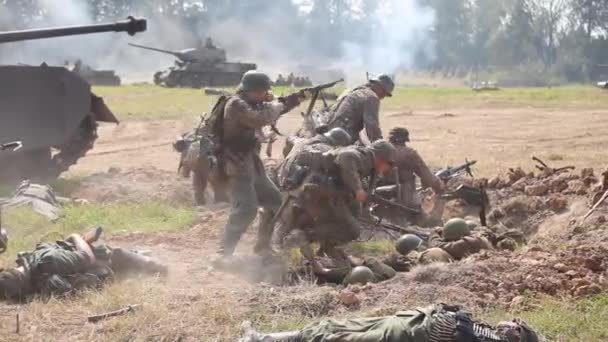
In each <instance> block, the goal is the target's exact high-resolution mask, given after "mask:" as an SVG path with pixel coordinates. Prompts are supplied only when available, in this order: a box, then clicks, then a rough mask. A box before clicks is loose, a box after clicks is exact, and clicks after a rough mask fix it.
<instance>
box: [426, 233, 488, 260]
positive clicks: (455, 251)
mask: <svg viewBox="0 0 608 342" xmlns="http://www.w3.org/2000/svg"><path fill="white" fill-rule="evenodd" d="M429 247H438V248H441V249H443V250H444V251H446V252H448V254H449V255H450V256H451V257H452V258H454V260H461V259H463V258H466V257H467V256H469V255H471V254H475V253H479V252H480V251H481V250H484V249H492V244H491V243H490V241H488V239H486V238H485V237H483V236H478V235H469V236H463V237H462V238H460V239H459V240H456V241H446V240H445V239H444V238H443V237H442V236H441V235H439V234H433V235H431V238H430V239H429Z"/></svg>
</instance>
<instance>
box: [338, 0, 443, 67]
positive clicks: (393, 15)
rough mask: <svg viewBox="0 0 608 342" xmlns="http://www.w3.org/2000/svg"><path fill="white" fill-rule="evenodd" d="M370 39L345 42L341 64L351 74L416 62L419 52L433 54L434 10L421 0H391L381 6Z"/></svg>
mask: <svg viewBox="0 0 608 342" xmlns="http://www.w3.org/2000/svg"><path fill="white" fill-rule="evenodd" d="M373 19H374V22H376V25H374V26H372V29H371V30H370V32H369V36H368V41H367V42H366V43H363V44H362V43H361V42H353V41H344V42H342V58H341V60H340V64H341V65H342V66H343V68H345V69H346V70H347V73H348V74H349V75H352V74H357V75H359V77H361V76H360V75H361V74H363V73H365V72H370V73H372V74H374V73H375V74H377V73H386V74H396V73H397V72H398V71H401V70H407V69H411V68H412V67H414V66H415V64H416V62H419V61H416V57H417V56H431V57H432V56H433V55H434V46H433V45H432V43H431V41H432V40H431V39H430V29H431V28H432V27H433V24H434V21H435V13H434V10H433V9H432V8H430V7H425V6H422V5H420V4H419V2H418V1H417V0H390V1H387V2H385V3H384V4H383V6H380V8H378V10H377V11H376V13H375V15H374V17H373Z"/></svg>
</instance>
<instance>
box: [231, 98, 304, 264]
mask: <svg viewBox="0 0 608 342" xmlns="http://www.w3.org/2000/svg"><path fill="white" fill-rule="evenodd" d="M297 104H299V102H298V103H293V104H292V105H287V104H285V103H283V102H263V103H258V104H252V103H248V102H247V101H246V100H245V97H244V95H243V94H242V93H241V94H239V95H235V96H232V97H231V98H230V99H228V101H227V102H226V106H225V109H224V124H223V141H222V145H223V146H222V156H221V160H222V163H223V167H224V171H225V174H226V176H227V186H228V193H229V196H230V202H231V210H230V216H229V217H228V222H227V223H226V227H225V230H224V238H223V241H222V245H221V247H220V252H221V253H222V254H223V255H231V254H232V253H233V252H234V249H235V248H236V245H237V243H238V241H239V239H240V237H241V235H242V234H243V233H244V232H245V230H246V229H247V227H248V226H249V225H250V224H251V223H252V222H253V220H254V219H255V216H256V214H257V211H258V207H260V206H261V207H263V208H267V209H268V210H272V211H274V210H276V209H278V207H279V206H280V205H281V193H280V192H279V190H278V188H277V187H276V186H275V185H274V184H273V183H272V182H271V181H270V180H269V179H268V176H267V175H266V173H265V172H264V167H263V164H262V160H261V159H260V156H259V153H258V149H257V146H258V142H257V139H256V130H259V129H261V128H262V127H264V126H267V125H270V124H272V123H273V122H275V121H276V120H277V119H278V118H279V116H280V115H281V114H283V113H285V112H288V111H289V110H291V109H292V108H293V107H295V106H296V105H297ZM269 230H270V231H272V227H270V228H268V227H260V229H259V231H263V232H265V233H264V234H266V235H267V232H268V231H269ZM267 240H268V241H270V239H269V238H268V239H267ZM260 248H262V247H260Z"/></svg>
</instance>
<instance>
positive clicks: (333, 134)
mask: <svg viewBox="0 0 608 342" xmlns="http://www.w3.org/2000/svg"><path fill="white" fill-rule="evenodd" d="M323 135H325V136H326V137H327V138H329V140H330V141H331V144H332V145H333V146H348V145H350V143H351V141H352V138H351V136H350V134H348V132H347V131H346V130H344V128H341V127H336V128H332V129H331V130H329V132H326V133H325V134H323Z"/></svg>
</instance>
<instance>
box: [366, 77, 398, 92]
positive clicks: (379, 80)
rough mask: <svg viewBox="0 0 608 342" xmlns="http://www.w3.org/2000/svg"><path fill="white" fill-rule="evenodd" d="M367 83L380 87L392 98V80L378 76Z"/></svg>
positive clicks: (393, 85)
mask: <svg viewBox="0 0 608 342" xmlns="http://www.w3.org/2000/svg"><path fill="white" fill-rule="evenodd" d="M369 81H370V82H371V83H375V84H378V85H379V86H380V87H382V89H384V91H385V92H386V94H387V95H388V96H393V91H394V90H395V82H393V79H392V78H391V77H390V76H389V75H386V74H380V75H378V76H376V77H374V78H371V79H370V80H369Z"/></svg>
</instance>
